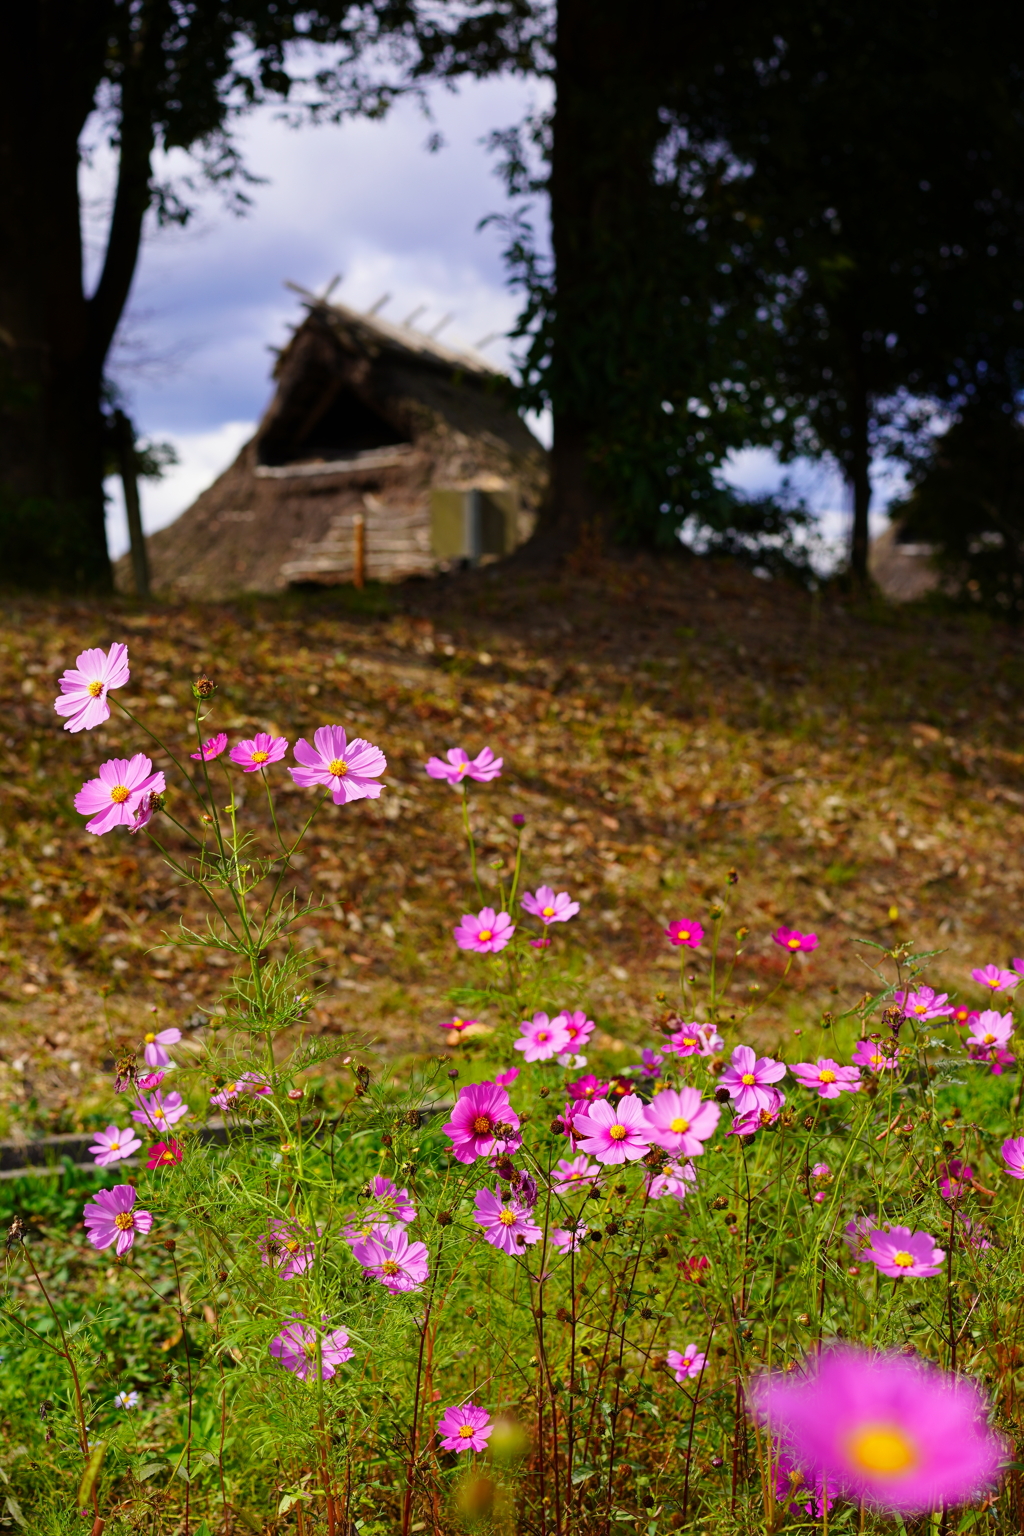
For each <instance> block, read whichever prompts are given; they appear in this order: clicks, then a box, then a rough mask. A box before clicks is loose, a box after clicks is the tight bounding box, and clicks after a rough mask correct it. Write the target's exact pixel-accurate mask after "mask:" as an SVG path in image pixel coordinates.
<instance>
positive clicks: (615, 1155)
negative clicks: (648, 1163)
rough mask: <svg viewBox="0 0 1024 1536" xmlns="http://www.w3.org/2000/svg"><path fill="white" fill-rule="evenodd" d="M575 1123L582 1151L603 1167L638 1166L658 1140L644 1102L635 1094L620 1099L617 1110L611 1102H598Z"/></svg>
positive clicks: (603, 1100)
mask: <svg viewBox="0 0 1024 1536" xmlns="http://www.w3.org/2000/svg"><path fill="white" fill-rule="evenodd" d="M574 1119H575V1126H574V1131H575V1135H576V1136H577V1137H578V1138H579V1142H580V1151H581V1152H592V1153H593V1155H594V1156H595V1157H596V1158H597V1160H598V1162H599V1163H624V1162H635V1161H636V1159H637V1158H639V1157H643V1156H644V1155H645V1154H646V1153H647V1152H648V1151H649V1150H650V1145H651V1142H652V1141H653V1140H654V1136H653V1133H652V1131H651V1128H650V1126H649V1125H648V1123H647V1116H646V1114H645V1113H644V1104H643V1100H642V1099H640V1098H638V1097H637V1096H636V1094H635V1093H630V1094H627V1095H626V1096H625V1097H624V1098H621V1099H619V1101H618V1102H617V1104H615V1106H614V1107H613V1106H612V1105H611V1104H609V1102H608V1100H607V1099H598V1100H597V1101H596V1103H593V1104H591V1105H590V1107H589V1109H588V1110H587V1111H586V1112H585V1113H584V1114H577V1115H576V1116H575V1117H574Z"/></svg>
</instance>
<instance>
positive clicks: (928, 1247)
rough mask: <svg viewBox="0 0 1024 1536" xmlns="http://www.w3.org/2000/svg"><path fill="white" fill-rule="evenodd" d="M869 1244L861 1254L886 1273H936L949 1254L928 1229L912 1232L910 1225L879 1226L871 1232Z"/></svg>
mask: <svg viewBox="0 0 1024 1536" xmlns="http://www.w3.org/2000/svg"><path fill="white" fill-rule="evenodd" d="M868 1239H869V1243H870V1246H869V1247H867V1248H865V1249H864V1253H863V1255H862V1257H863V1258H865V1259H867V1260H868V1262H869V1263H871V1264H873V1265H874V1266H875V1268H876V1269H877V1270H878V1271H879V1273H880V1274H883V1275H895V1276H896V1277H897V1278H899V1279H902V1278H904V1277H909V1278H912V1279H913V1278H917V1277H925V1276H928V1275H937V1274H938V1273H939V1271H940V1270H941V1268H942V1262H943V1260H944V1259H945V1257H946V1255H945V1252H944V1250H943V1249H942V1248H936V1246H935V1239H934V1238H933V1237H932V1236H931V1235H930V1234H929V1233H928V1232H911V1230H910V1228H909V1227H886V1228H885V1230H884V1231H880V1230H879V1229H878V1228H877V1227H876V1228H875V1229H874V1231H872V1232H870V1233H869V1234H868Z"/></svg>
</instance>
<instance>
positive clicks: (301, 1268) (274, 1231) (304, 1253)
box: [256, 1221, 320, 1280]
mask: <svg viewBox="0 0 1024 1536" xmlns="http://www.w3.org/2000/svg"><path fill="white" fill-rule="evenodd" d="M317 1230H318V1233H319V1231H320V1229H319V1228H318V1229H317ZM256 1246H257V1247H258V1248H259V1250H260V1261H261V1263H263V1264H269V1265H270V1267H271V1269H273V1270H275V1271H276V1272H277V1274H278V1275H279V1276H280V1278H281V1279H282V1280H291V1279H292V1278H293V1276H295V1275H304V1274H305V1273H306V1270H307V1269H308V1268H309V1266H310V1265H311V1264H312V1262H313V1255H314V1254H315V1252H316V1244H315V1242H313V1241H312V1240H311V1239H310V1238H309V1237H308V1236H307V1235H306V1234H305V1233H304V1232H302V1231H301V1229H300V1228H298V1227H296V1226H295V1225H294V1224H293V1223H289V1222H286V1221H272V1222H271V1223H270V1231H269V1232H264V1233H261V1234H260V1236H259V1237H258V1238H257V1239H256Z"/></svg>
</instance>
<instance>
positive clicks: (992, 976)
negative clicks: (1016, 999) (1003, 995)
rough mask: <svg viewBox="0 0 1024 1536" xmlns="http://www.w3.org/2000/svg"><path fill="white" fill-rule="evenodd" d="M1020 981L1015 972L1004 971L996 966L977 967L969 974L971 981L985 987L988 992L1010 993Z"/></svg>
mask: <svg viewBox="0 0 1024 1536" xmlns="http://www.w3.org/2000/svg"><path fill="white" fill-rule="evenodd" d="M1020 979H1021V978H1020V977H1019V976H1018V975H1017V974H1016V972H1014V971H1004V970H1003V969H1002V968H1001V967H1000V966H998V965H982V966H978V967H977V968H976V969H975V970H973V971H972V972H971V980H972V981H976V982H977V983H978V985H979V986H980V987H987V988H988V989H989V991H990V992H1012V991H1013V989H1014V987H1016V986H1017V985H1018V984H1019V982H1020Z"/></svg>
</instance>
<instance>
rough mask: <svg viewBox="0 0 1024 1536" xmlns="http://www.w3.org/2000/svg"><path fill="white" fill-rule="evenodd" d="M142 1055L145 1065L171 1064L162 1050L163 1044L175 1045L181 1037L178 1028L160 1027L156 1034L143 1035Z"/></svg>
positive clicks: (168, 1065) (160, 1065)
mask: <svg viewBox="0 0 1024 1536" xmlns="http://www.w3.org/2000/svg"><path fill="white" fill-rule="evenodd" d="M142 1039H143V1044H144V1049H143V1052H142V1054H143V1056H144V1057H145V1060H146V1066H147V1067H170V1066H173V1062H172V1061H171V1058H170V1057H169V1056H168V1054H167V1052H166V1051H165V1050H164V1046H165V1045H177V1043H178V1041H179V1040H180V1039H181V1030H180V1029H162V1030H161V1031H160V1033H159V1034H158V1035H154V1034H148V1035H143V1037H142Z"/></svg>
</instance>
